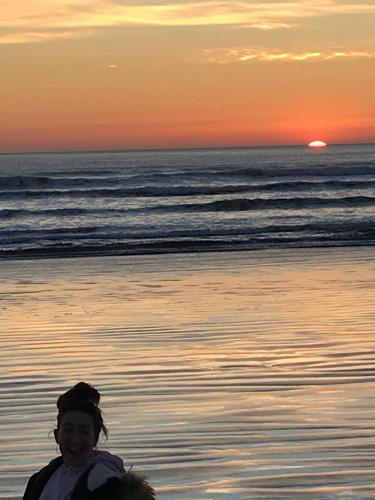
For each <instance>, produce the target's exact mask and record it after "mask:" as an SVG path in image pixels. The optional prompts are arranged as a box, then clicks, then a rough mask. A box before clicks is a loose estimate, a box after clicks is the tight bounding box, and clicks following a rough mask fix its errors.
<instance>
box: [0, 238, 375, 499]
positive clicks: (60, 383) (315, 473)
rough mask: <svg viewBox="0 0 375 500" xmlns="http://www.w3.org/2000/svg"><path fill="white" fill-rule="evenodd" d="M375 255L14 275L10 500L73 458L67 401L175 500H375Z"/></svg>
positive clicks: (0, 401)
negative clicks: (62, 453) (61, 450)
mask: <svg viewBox="0 0 375 500" xmlns="http://www.w3.org/2000/svg"><path fill="white" fill-rule="evenodd" d="M374 257H375V251H374V248H373V247H362V248H359V247H358V248H336V249H335V248H332V249H308V250H273V251H267V252H258V251H255V252H233V253H231V252H227V253H225V252H223V253H207V254H202V253H201V254H183V255H152V256H151V255H150V256H130V257H97V258H94V257H91V258H90V257H82V258H77V259H40V260H20V261H11V260H10V261H3V262H2V263H1V268H0V342H1V349H0V367H1V369H0V498H1V499H19V498H21V496H22V492H23V489H24V486H25V483H26V480H27V477H28V476H29V475H30V474H31V473H32V472H33V471H35V470H37V469H38V468H39V467H40V466H42V465H43V464H45V463H47V462H48V461H49V460H50V459H52V458H54V457H55V456H56V449H55V444H54V440H53V435H52V433H50V431H51V430H52V429H53V428H54V424H55V401H56V398H57V396H58V394H60V393H61V392H62V391H63V390H65V389H66V388H67V387H69V386H70V385H71V384H73V383H75V382H77V381H79V380H85V381H88V382H91V383H92V384H94V385H97V386H98V388H99V389H100V390H101V391H102V394H103V400H102V405H103V408H104V412H105V418H106V421H107V425H108V427H109V431H110V436H109V440H108V441H107V442H103V443H102V445H101V446H102V447H104V449H109V450H111V451H113V452H115V453H117V454H120V455H121V456H123V457H124V459H125V462H126V464H127V465H129V466H130V465H133V466H134V468H136V469H140V470H143V471H145V472H146V473H147V475H148V476H149V478H150V480H151V482H152V484H153V485H154V486H155V487H156V489H157V491H158V493H159V498H161V499H162V498H166V499H171V500H177V499H182V498H186V499H188V498H189V499H194V500H199V499H221V498H223V499H232V500H234V499H266V500H273V499H275V500H276V499H291V498H293V499H298V500H300V499H305V498H306V499H325V498H326V499H334V498H336V499H341V500H343V499H353V498H355V499H373V498H374V496H375V479H374V469H375V451H374V450H375V446H374V445H375V403H374V389H375V327H374V324H375V321H374V320H375V304H374V302H375V301H374V283H375V279H374V278H375V263H374Z"/></svg>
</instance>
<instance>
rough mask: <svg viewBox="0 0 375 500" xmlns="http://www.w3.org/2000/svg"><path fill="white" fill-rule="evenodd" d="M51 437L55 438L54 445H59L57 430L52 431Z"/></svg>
mask: <svg viewBox="0 0 375 500" xmlns="http://www.w3.org/2000/svg"><path fill="white" fill-rule="evenodd" d="M53 435H54V436H55V441H56V443H57V444H59V439H58V430H57V429H53Z"/></svg>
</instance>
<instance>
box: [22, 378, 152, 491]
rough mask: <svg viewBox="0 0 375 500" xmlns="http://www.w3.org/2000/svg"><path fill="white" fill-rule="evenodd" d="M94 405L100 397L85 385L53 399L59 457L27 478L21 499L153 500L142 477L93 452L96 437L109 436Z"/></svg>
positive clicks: (117, 459) (105, 454)
mask: <svg viewBox="0 0 375 500" xmlns="http://www.w3.org/2000/svg"><path fill="white" fill-rule="evenodd" d="M99 403H100V393H99V392H98V391H97V390H96V389H95V388H94V387H92V386H91V385H90V384H87V383H86V382H80V383H78V384H77V385H75V386H74V387H72V388H71V389H69V390H68V391H67V392H65V393H64V394H62V395H61V396H60V397H59V398H58V400H57V410H58V412H57V426H56V429H55V430H54V436H55V441H56V443H57V445H58V447H59V449H60V453H61V455H60V456H58V457H57V458H55V459H53V460H52V461H51V462H50V463H49V464H48V465H47V466H45V467H43V468H42V469H41V470H40V471H39V472H37V473H36V474H33V475H32V476H31V477H30V479H29V481H28V483H27V486H26V490H25V493H24V496H23V500H154V498H155V492H154V490H153V488H151V486H150V485H149V484H148V482H147V480H146V479H145V478H144V477H143V476H140V475H138V474H136V473H134V472H133V471H129V472H126V471H125V469H124V463H123V461H122V459H121V458H120V457H118V456H116V455H112V454H111V453H109V452H108V451H99V450H97V449H96V445H97V442H98V440H99V435H100V433H101V432H103V433H104V435H105V436H106V437H107V436H108V431H107V428H106V426H105V425H104V421H103V416H102V412H101V410H100V407H99Z"/></svg>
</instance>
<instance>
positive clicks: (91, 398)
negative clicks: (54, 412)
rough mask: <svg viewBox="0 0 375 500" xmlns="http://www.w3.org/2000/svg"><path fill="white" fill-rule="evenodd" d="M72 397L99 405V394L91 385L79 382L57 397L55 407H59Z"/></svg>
mask: <svg viewBox="0 0 375 500" xmlns="http://www.w3.org/2000/svg"><path fill="white" fill-rule="evenodd" d="M72 399H74V400H80V401H82V402H88V403H91V404H93V405H95V406H99V402H100V394H99V392H98V391H97V390H96V389H95V388H94V387H92V385H90V384H87V383H86V382H79V383H78V384H76V385H75V386H74V387H72V388H71V389H69V390H68V391H67V392H65V393H64V394H62V395H61V396H60V397H59V399H58V400H57V407H58V408H60V406H61V405H62V404H63V403H64V402H66V401H67V400H72Z"/></svg>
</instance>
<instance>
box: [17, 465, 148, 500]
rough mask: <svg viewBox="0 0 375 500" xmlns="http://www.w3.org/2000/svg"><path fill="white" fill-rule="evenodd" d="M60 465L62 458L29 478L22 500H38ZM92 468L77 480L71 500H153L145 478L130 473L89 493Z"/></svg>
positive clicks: (110, 480)
mask: <svg viewBox="0 0 375 500" xmlns="http://www.w3.org/2000/svg"><path fill="white" fill-rule="evenodd" d="M62 463H63V460H62V457H58V458H56V459H55V460H52V462H50V463H49V464H48V465H47V466H46V467H43V469H41V470H40V471H39V472H37V473H36V474H34V475H33V476H31V478H30V479H29V482H28V483H27V486H26V491H25V494H24V496H23V500H39V498H40V495H41V494H42V492H43V489H44V488H45V486H46V484H47V482H48V480H49V478H50V477H51V476H52V474H53V473H54V472H55V470H56V469H57V468H58V467H60V465H62ZM94 466H95V464H93V465H92V466H91V467H89V468H88V469H86V470H85V472H83V474H82V475H81V476H80V477H79V478H78V480H77V483H76V485H75V487H74V490H73V493H72V497H71V500H155V491H154V489H153V488H152V487H151V486H150V484H149V483H148V482H147V480H146V478H145V477H144V476H142V475H139V474H136V473H135V472H132V471H130V472H125V473H124V474H122V475H121V477H110V478H109V479H107V481H106V482H105V483H104V484H102V485H101V486H99V488H97V489H95V490H94V491H89V489H88V487H87V480H88V477H89V474H90V471H91V469H92V468H93V467H94Z"/></svg>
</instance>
